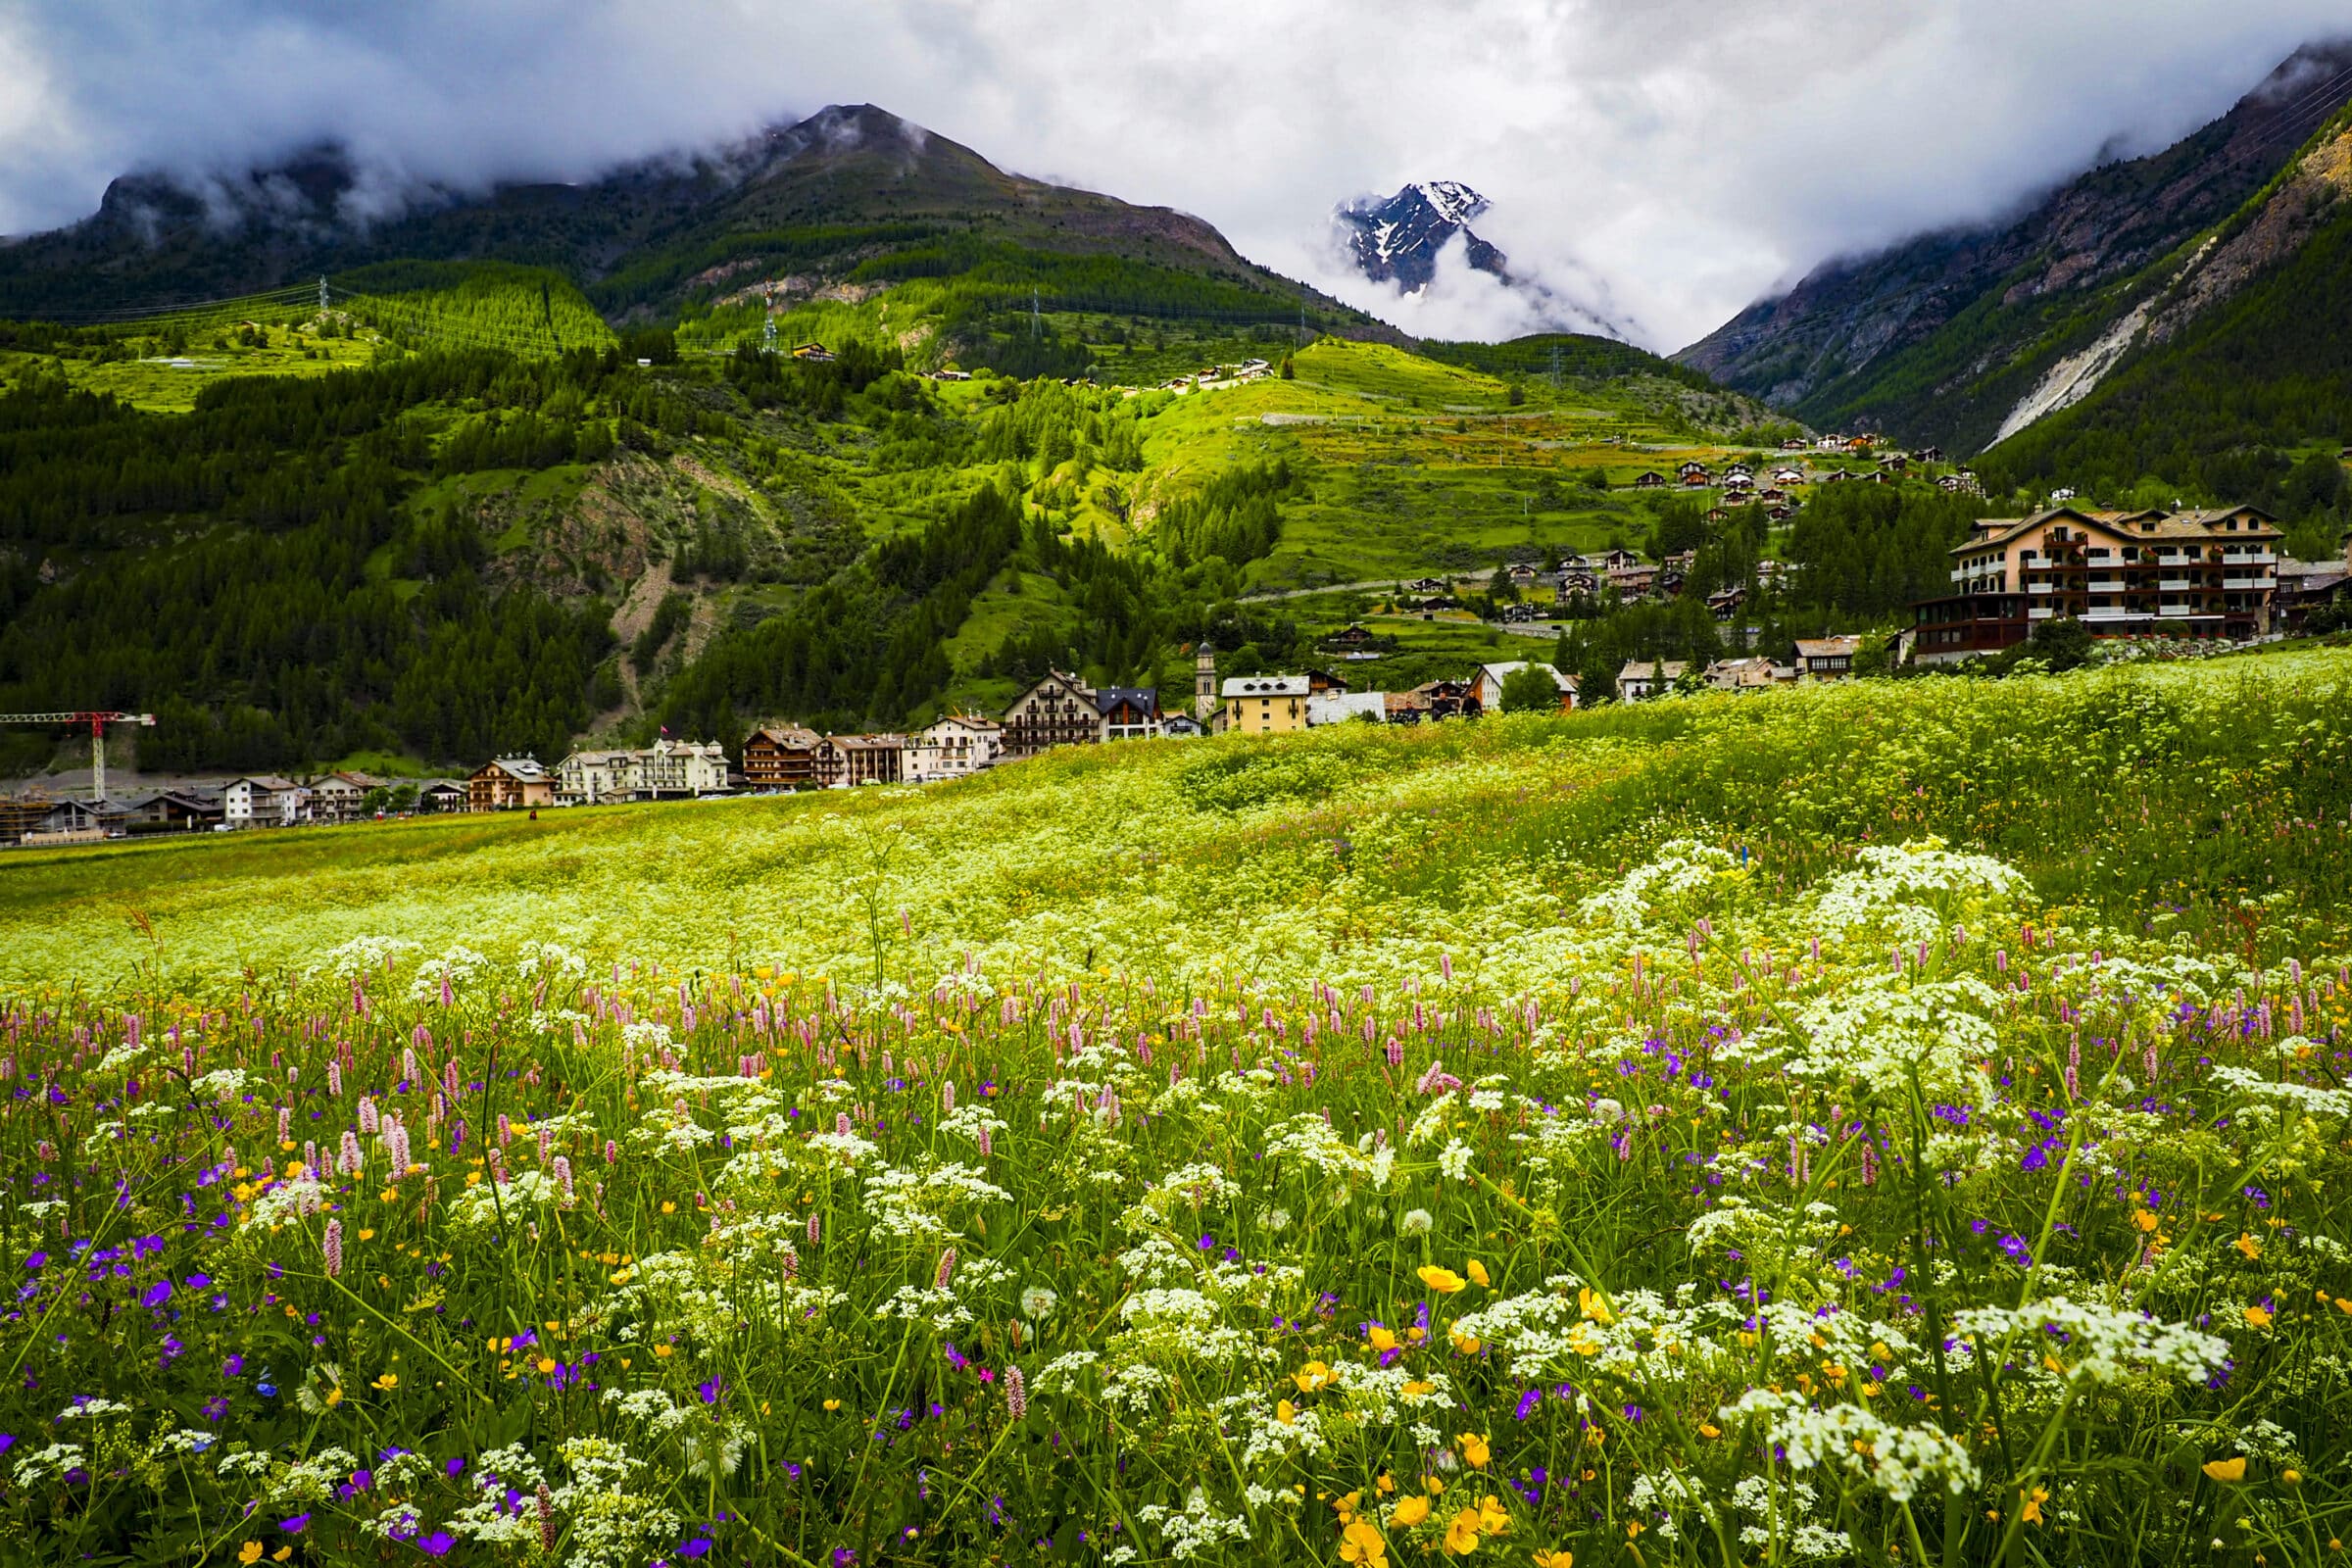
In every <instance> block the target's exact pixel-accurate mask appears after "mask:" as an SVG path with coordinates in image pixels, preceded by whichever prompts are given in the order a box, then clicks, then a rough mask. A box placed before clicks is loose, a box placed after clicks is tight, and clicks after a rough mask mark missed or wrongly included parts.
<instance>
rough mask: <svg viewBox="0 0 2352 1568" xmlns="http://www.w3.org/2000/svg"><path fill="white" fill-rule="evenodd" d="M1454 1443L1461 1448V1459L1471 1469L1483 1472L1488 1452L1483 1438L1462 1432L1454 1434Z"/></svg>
mask: <svg viewBox="0 0 2352 1568" xmlns="http://www.w3.org/2000/svg"><path fill="white" fill-rule="evenodd" d="M1454 1441H1455V1442H1456V1443H1459V1444H1460V1445H1461V1446H1462V1458H1463V1460H1464V1461H1465V1462H1467V1463H1468V1464H1469V1466H1470V1468H1471V1469H1473V1470H1483V1469H1485V1468H1486V1466H1487V1457H1488V1454H1489V1451H1490V1450H1489V1449H1488V1447H1487V1440H1486V1438H1485V1437H1483V1436H1474V1435H1472V1434H1471V1433H1468V1432H1463V1433H1459V1434H1456V1436H1455V1438H1454Z"/></svg>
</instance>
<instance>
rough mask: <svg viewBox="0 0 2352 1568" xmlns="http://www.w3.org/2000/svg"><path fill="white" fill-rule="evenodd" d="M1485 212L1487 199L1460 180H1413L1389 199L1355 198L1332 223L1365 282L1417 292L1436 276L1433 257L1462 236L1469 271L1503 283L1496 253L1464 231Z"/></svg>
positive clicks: (1503, 272)
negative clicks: (1340, 232) (1489, 275)
mask: <svg viewBox="0 0 2352 1568" xmlns="http://www.w3.org/2000/svg"><path fill="white" fill-rule="evenodd" d="M1487 207H1488V202H1487V199H1486V198H1485V197H1484V196H1481V195H1480V194H1479V193H1478V192H1477V191H1475V190H1473V189H1471V188H1470V187H1469V186H1468V185H1465V184H1463V183H1462V182H1461V181H1460V180H1455V179H1433V180H1416V181H1414V182H1413V183H1411V184H1409V185H1406V186H1405V187H1404V188H1403V189H1401V190H1399V191H1397V194H1396V195H1394V196H1389V197H1378V196H1359V197H1357V198H1356V199H1355V200H1354V201H1352V202H1348V203H1346V204H1345V205H1343V206H1342V207H1341V208H1340V209H1339V210H1338V212H1337V213H1335V214H1334V215H1333V218H1334V221H1336V222H1337V223H1338V224H1339V225H1340V227H1341V228H1342V229H1343V230H1344V231H1345V233H1346V238H1347V243H1348V253H1349V254H1350V255H1351V256H1352V257H1353V258H1354V261H1355V265H1356V268H1357V270H1360V271H1361V272H1362V273H1363V274H1364V275H1365V276H1366V277H1368V278H1370V279H1371V280H1372V281H1374V282H1375V283H1396V284H1398V285H1399V286H1401V287H1402V288H1404V289H1405V290H1407V291H1408V292H1418V291H1419V290H1421V289H1424V288H1427V287H1428V286H1429V283H1430V280H1431V279H1432V278H1434V277H1435V276H1436V275H1437V270H1438V253H1439V252H1440V251H1442V250H1444V249H1445V248H1446V245H1447V244H1448V243H1450V242H1451V241H1452V239H1453V236H1454V235H1456V234H1462V235H1465V236H1467V244H1468V247H1469V259H1470V265H1471V266H1472V267H1475V268H1477V269H1478V270H1480V271H1482V272H1492V273H1494V274H1495V276H1496V277H1501V278H1508V277H1509V275H1510V274H1509V272H1508V270H1506V269H1507V265H1508V264H1507V263H1506V261H1505V260H1504V257H1503V254H1502V252H1500V251H1498V250H1496V249H1495V247H1494V246H1492V245H1490V244H1488V243H1487V242H1486V241H1485V240H1483V239H1480V238H1479V237H1478V235H1477V234H1475V233H1473V232H1471V229H1470V221H1471V220H1472V219H1474V218H1477V217H1478V216H1479V215H1480V214H1482V213H1484V212H1486V211H1487Z"/></svg>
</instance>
